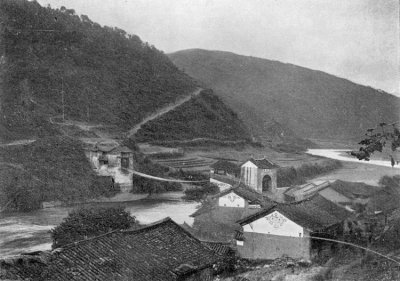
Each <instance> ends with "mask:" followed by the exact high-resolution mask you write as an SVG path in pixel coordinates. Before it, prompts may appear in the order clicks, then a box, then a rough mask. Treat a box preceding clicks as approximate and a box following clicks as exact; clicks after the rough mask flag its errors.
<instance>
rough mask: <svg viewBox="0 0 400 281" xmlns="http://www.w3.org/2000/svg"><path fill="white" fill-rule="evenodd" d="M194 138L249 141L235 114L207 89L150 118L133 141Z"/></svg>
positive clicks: (244, 128)
mask: <svg viewBox="0 0 400 281" xmlns="http://www.w3.org/2000/svg"><path fill="white" fill-rule="evenodd" d="M195 138H210V139H216V140H231V141H236V140H244V141H251V136H250V134H249V132H248V131H247V129H246V127H245V126H244V124H243V123H242V122H241V121H240V120H239V119H238V117H237V115H236V114H235V113H234V112H233V111H232V110H231V109H229V108H228V107H227V106H225V105H224V104H223V103H222V102H221V100H220V99H219V98H218V97H217V96H215V95H214V94H213V92H212V91H210V90H207V91H203V92H202V93H201V94H200V95H199V96H197V97H194V98H192V99H191V100H190V101H188V102H186V103H184V104H182V105H181V106H178V107H177V108H175V109H174V110H172V111H170V112H168V113H166V114H164V115H162V116H160V117H159V118H156V119H154V120H152V121H149V122H148V123H146V124H145V125H144V126H143V127H142V128H141V129H140V130H139V131H138V133H137V135H136V140H137V141H142V142H143V141H158V142H160V141H161V142H162V141H173V140H191V139H195Z"/></svg>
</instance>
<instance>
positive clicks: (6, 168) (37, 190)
mask: <svg viewBox="0 0 400 281" xmlns="http://www.w3.org/2000/svg"><path fill="white" fill-rule="evenodd" d="M0 157H1V159H0V165H1V168H2V169H0V173H1V175H0V194H1V196H0V206H2V207H3V208H6V209H15V210H21V211H28V210H31V209H36V208H38V207H39V206H40V203H41V202H43V201H54V200H59V201H63V202H69V201H84V200H86V199H88V198H95V197H99V196H112V195H115V194H116V193H117V192H118V191H119V189H118V188H117V186H114V184H113V183H112V181H111V179H108V178H104V177H98V176H96V175H95V173H94V172H93V170H92V169H91V166H90V163H89V160H88V159H87V158H86V157H85V153H84V150H83V147H82V144H81V143H80V142H79V141H76V140H74V139H70V138H66V137H46V138H42V139H40V140H37V141H36V142H34V143H32V144H29V145H26V146H15V147H13V146H10V147H7V148H1V149H0Z"/></svg>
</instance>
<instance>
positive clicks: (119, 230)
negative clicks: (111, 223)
mask: <svg viewBox="0 0 400 281" xmlns="http://www.w3.org/2000/svg"><path fill="white" fill-rule="evenodd" d="M121 231H122V230H121V229H115V230H112V231H109V232H106V233H103V234H100V235H97V236H94V237H90V238H87V239H83V240H78V241H75V242H71V243H68V244H65V245H64V246H61V247H58V248H55V249H52V250H50V253H56V252H60V251H62V250H64V249H66V248H71V247H73V246H77V245H78V244H82V243H84V242H88V241H92V240H96V239H99V238H101V237H104V236H107V235H110V234H113V233H117V232H121Z"/></svg>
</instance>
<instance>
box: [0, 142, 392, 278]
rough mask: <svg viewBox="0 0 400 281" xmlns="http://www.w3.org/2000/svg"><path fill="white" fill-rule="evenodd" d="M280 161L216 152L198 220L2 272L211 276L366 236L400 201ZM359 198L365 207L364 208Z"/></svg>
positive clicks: (19, 261)
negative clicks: (302, 174)
mask: <svg viewBox="0 0 400 281" xmlns="http://www.w3.org/2000/svg"><path fill="white" fill-rule="evenodd" d="M132 154H133V153H132V151H131V150H129V149H127V148H125V147H120V146H116V147H113V148H110V147H102V146H99V145H97V146H95V147H94V148H93V149H91V150H90V151H89V152H88V157H89V159H91V162H92V164H93V167H94V168H95V169H98V170H99V173H100V171H102V169H105V168H107V169H113V168H116V169H121V170H129V169H131V168H133V164H134V162H133V158H131V156H132ZM278 169H279V166H278V165H276V164H275V163H272V162H271V161H269V160H267V159H265V158H263V159H249V160H248V161H245V162H244V163H243V164H242V165H240V166H237V165H235V164H233V163H230V162H227V161H218V162H216V163H215V164H214V165H212V167H211V171H210V175H211V178H210V181H211V182H212V183H215V184H217V185H218V186H219V187H220V192H219V193H218V194H216V195H214V196H211V197H209V198H208V200H207V201H206V202H204V203H203V204H202V206H201V207H200V208H199V209H198V210H197V211H196V212H195V213H193V214H192V215H191V216H192V217H194V223H193V225H192V226H189V225H187V224H184V225H178V224H176V223H175V222H174V221H172V220H171V219H170V218H166V219H164V220H161V221H158V222H156V223H153V224H150V225H146V226H141V227H139V228H135V229H131V230H116V231H112V232H109V233H106V234H103V235H100V236H97V237H93V238H89V239H86V240H83V241H78V242H75V243H71V244H68V245H65V246H63V247H62V248H57V249H54V250H51V251H45V252H38V253H30V254H28V255H22V256H18V257H15V258H11V259H8V260H2V261H0V280H3V279H2V278H6V280H59V281H64V280H65V281H67V280H68V281H73V280H87V281H94V280H99V281H103V280H104V281H105V280H120V281H122V280H138V281H140V280H160V281H161V280H171V281H172V280H174V281H175V280H176V281H200V280H204V281H207V280H213V278H214V274H215V272H216V270H217V269H218V268H219V266H221V265H224V264H225V266H226V264H227V263H229V258H231V257H232V255H236V256H239V257H241V258H244V259H249V260H272V259H276V258H280V257H282V256H287V257H291V258H295V259H299V260H302V261H306V262H310V261H311V260H312V259H313V258H314V257H315V256H317V255H319V254H320V253H321V251H325V250H326V249H329V250H330V251H334V250H335V249H334V247H332V245H333V244H331V243H330V242H321V240H323V239H326V238H328V239H333V240H335V239H338V240H343V239H345V238H346V235H355V234H357V235H360V237H364V238H365V237H368V236H369V235H370V233H369V228H368V224H369V223H371V220H370V219H371V218H373V219H375V220H378V221H379V220H380V221H382V222H383V224H385V223H386V220H387V217H388V215H389V214H390V213H391V212H393V211H395V210H396V209H397V207H398V201H399V195H398V193H397V191H394V190H390V188H388V189H377V190H371V189H370V188H367V186H366V185H364V184H361V183H346V182H341V181H336V182H332V183H331V182H317V183H306V184H304V185H299V186H292V187H279V186H278V184H277V177H278ZM360 206H361V207H360ZM356 207H360V208H362V209H363V210H364V212H362V213H363V214H364V215H363V216H360V212H359V210H357V209H356ZM365 214H369V215H370V216H365ZM318 238H323V239H320V240H318ZM38 274H39V275H38ZM38 276H39V277H38ZM34 278H39V279H34Z"/></svg>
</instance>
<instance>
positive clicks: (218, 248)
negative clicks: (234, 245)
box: [202, 241, 232, 256]
mask: <svg viewBox="0 0 400 281" xmlns="http://www.w3.org/2000/svg"><path fill="white" fill-rule="evenodd" d="M202 242H203V244H204V245H206V246H207V247H209V248H210V249H211V250H213V251H214V252H215V253H217V254H219V255H222V256H224V255H226V254H227V253H229V252H230V251H231V250H232V249H231V247H230V243H226V242H213V241H202Z"/></svg>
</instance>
